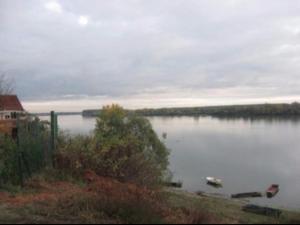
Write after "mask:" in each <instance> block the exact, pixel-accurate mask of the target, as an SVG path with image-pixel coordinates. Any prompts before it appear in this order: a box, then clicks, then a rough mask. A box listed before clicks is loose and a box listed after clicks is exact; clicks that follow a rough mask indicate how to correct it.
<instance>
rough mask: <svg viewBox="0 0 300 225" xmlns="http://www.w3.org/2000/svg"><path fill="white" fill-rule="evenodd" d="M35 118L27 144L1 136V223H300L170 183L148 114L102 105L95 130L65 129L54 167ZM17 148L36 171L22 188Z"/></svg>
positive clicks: (45, 132) (42, 129)
mask: <svg viewBox="0 0 300 225" xmlns="http://www.w3.org/2000/svg"><path fill="white" fill-rule="evenodd" d="M34 123H36V125H38V126H33V124H31V123H29V124H28V126H25V128H26V129H29V130H30V131H31V132H27V133H26V135H25V136H24V137H25V138H24V140H23V142H24V143H23V145H22V146H23V147H22V148H20V145H19V147H18V145H17V144H16V143H15V141H13V140H11V139H9V138H4V137H2V138H1V139H0V171H1V178H2V179H1V182H0V223H18V224H19V223H22V224H23V223H26V224H27V223H34V224H38V223H43V224H44V223H45V224H48V223H57V224H60V223H68V224H70V223H71V224H73V223H84V224H86V223H93V224H94V223H113V224H120V223H125V224H127V223H129V224H131V223H132V224H144V223H145V224H148V223H154V224H161V223H169V224H181V223H184V224H199V223H290V222H295V223H296V222H299V218H300V216H299V215H298V214H297V213H291V212H284V216H283V217H281V218H280V219H278V218H269V217H264V216H256V215H252V214H247V213H244V212H242V210H241V207H242V205H240V203H235V202H232V201H229V200H225V199H218V198H213V197H205V196H201V197H199V196H196V195H192V194H189V193H184V192H175V191H174V190H172V189H166V188H165V187H163V185H162V184H163V183H165V182H166V179H168V178H169V172H168V170H167V168H168V157H169V150H168V149H167V148H166V146H165V145H164V143H163V142H162V141H161V140H160V139H159V138H158V136H157V134H156V133H155V132H154V130H153V129H152V126H151V124H150V122H149V121H148V120H147V119H145V118H143V117H140V116H138V115H137V114H133V113H128V112H127V111H126V110H124V109H123V108H121V107H120V106H118V105H112V106H107V107H104V108H103V109H102V113H101V114H100V115H99V116H98V118H97V124H96V127H95V130H94V133H93V134H92V135H90V136H71V135H68V134H65V133H61V134H60V135H59V137H58V140H57V143H56V144H57V148H56V151H55V152H53V154H52V155H50V159H52V160H53V161H52V163H51V164H53V165H51V166H49V163H47V162H46V161H48V160H49V155H48V156H47V155H45V154H40V153H41V152H39V151H38V150H39V149H40V147H41V146H44V145H45V146H47V145H48V143H47V137H48V135H49V129H48V128H47V123H42V122H39V121H38V120H35V122H34ZM37 128H38V129H37ZM15 153H18V154H17V156H18V155H20V154H21V155H25V156H28V155H32V157H30V158H29V160H30V165H33V166H34V167H33V168H34V170H32V169H31V168H29V170H30V173H28V174H27V176H26V177H24V179H25V182H24V185H23V187H19V185H18V181H19V176H18V175H19V172H20V171H19V168H20V167H19V166H18V164H19V162H18V157H16V154H15ZM46 156H47V157H46ZM24 168H25V169H26V165H25V167H24Z"/></svg>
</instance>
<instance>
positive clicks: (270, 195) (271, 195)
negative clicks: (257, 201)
mask: <svg viewBox="0 0 300 225" xmlns="http://www.w3.org/2000/svg"><path fill="white" fill-rule="evenodd" d="M278 192H279V185H278V184H273V185H272V186H271V187H269V188H268V190H267V197H268V198H274V197H275V196H276V195H277V194H278Z"/></svg>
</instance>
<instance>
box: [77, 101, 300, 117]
mask: <svg viewBox="0 0 300 225" xmlns="http://www.w3.org/2000/svg"><path fill="white" fill-rule="evenodd" d="M127 111H128V113H135V114H137V115H140V116H147V117H151V116H214V117H247V118H251V117H300V104H299V103H292V104H259V105H229V106H207V107H179V108H158V109H151V108H149V109H137V110H127ZM100 113H101V110H95V109H90V110H84V111H83V112H82V116H83V117H97V116H98V115H99V114H100Z"/></svg>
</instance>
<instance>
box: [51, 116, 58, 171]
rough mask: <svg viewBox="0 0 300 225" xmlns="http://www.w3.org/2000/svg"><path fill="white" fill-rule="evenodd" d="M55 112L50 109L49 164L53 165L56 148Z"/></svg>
mask: <svg viewBox="0 0 300 225" xmlns="http://www.w3.org/2000/svg"><path fill="white" fill-rule="evenodd" d="M55 117H56V115H55V112H54V111H51V157H50V158H51V164H52V166H53V165H54V158H53V157H54V152H55V150H56V134H55V133H56V122H57V119H56V118H55Z"/></svg>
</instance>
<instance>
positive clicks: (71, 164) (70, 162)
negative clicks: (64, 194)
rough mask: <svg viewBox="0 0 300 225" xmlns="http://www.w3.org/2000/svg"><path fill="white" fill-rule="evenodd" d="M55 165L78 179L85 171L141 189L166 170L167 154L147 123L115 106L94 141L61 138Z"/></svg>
mask: <svg viewBox="0 0 300 225" xmlns="http://www.w3.org/2000/svg"><path fill="white" fill-rule="evenodd" d="M60 143H61V144H60V148H59V149H60V150H59V153H58V155H57V157H56V158H57V160H56V161H57V164H58V165H60V166H59V168H60V169H63V168H65V169H67V170H69V171H70V172H72V173H74V174H77V175H79V174H80V173H82V172H83V171H84V170H86V169H91V170H93V171H95V172H96V173H97V174H98V175H100V176H105V177H112V178H116V179H118V180H120V181H129V182H135V183H138V184H141V185H155V184H158V183H159V182H160V181H161V180H162V178H163V175H164V174H165V172H166V171H167V168H168V163H169V162H168V156H169V151H168V149H167V148H166V146H165V145H164V144H163V143H162V142H161V141H160V139H159V138H158V136H157V135H156V133H155V132H154V130H153V129H152V126H151V124H150V122H149V121H148V120H147V119H145V118H142V117H138V116H136V115H135V114H132V113H128V112H127V111H125V110H124V109H123V108H122V107H120V106H118V105H112V106H106V107H104V108H103V110H102V111H101V114H100V115H99V117H98V119H97V124H96V128H95V131H94V136H93V137H83V136H77V137H74V138H72V137H70V136H67V137H64V138H62V141H61V142H60Z"/></svg>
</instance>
